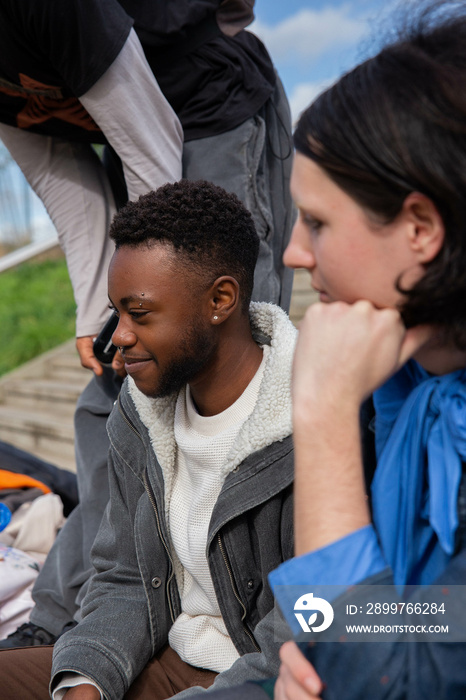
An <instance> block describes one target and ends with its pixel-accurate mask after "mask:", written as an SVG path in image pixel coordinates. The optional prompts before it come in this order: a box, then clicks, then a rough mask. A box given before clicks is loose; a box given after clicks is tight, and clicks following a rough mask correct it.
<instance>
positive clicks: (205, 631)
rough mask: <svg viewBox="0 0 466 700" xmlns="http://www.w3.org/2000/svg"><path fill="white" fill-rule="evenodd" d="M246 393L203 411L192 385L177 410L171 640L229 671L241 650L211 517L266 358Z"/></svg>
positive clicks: (188, 655) (201, 663) (183, 651)
mask: <svg viewBox="0 0 466 700" xmlns="http://www.w3.org/2000/svg"><path fill="white" fill-rule="evenodd" d="M269 350H270V348H268V347H267V346H266V347H265V348H264V357H263V359H262V363H261V365H260V367H259V369H258V370H257V372H256V374H255V376H254V377H253V379H252V381H251V382H250V383H249V385H248V386H247V388H246V389H245V391H244V392H243V394H242V395H241V396H240V397H239V398H238V399H237V401H235V403H234V404H232V405H231V406H230V407H229V408H227V409H226V410H225V411H223V412H222V413H219V414H217V415H215V416H208V417H205V416H200V415H199V414H198V413H197V411H196V409H195V407H194V405H193V402H192V399H191V396H190V392H189V387H186V390H184V391H182V392H180V394H179V397H178V400H177V404H176V410H175V440H176V444H177V454H176V461H175V473H174V478H173V482H172V490H171V494H170V496H169V507H168V518H169V529H170V535H171V541H172V545H173V548H174V550H175V553H176V557H177V559H178V561H179V563H180V564H181V566H179V567H177V583H178V588H179V591H180V597H181V609H182V613H181V615H179V616H178V618H177V619H176V620H175V623H174V625H173V627H172V628H171V630H170V633H169V637H168V640H169V644H170V646H171V647H172V649H174V650H175V651H176V652H177V653H178V654H179V656H180V657H181V658H182V659H183V660H184V661H186V662H187V663H189V664H191V665H193V666H197V667H198V668H209V669H211V670H212V671H218V672H221V671H225V670H226V669H227V668H229V667H230V666H231V665H232V664H233V663H234V661H236V659H237V658H238V656H239V654H238V652H237V650H236V648H235V646H234V644H233V642H232V641H231V638H230V636H229V634H228V632H227V629H226V627H225V623H224V621H223V618H222V616H221V613H220V608H219V606H218V602H217V599H216V596H215V590H214V586H213V583H212V579H211V577H210V572H209V568H208V564H207V557H206V543H207V533H208V528H209V522H210V518H211V515H212V511H213V509H214V506H215V503H216V501H217V498H218V495H219V493H220V489H221V488H222V484H223V481H224V479H225V473H224V465H225V462H226V458H227V455H228V454H229V452H230V450H231V448H232V446H233V443H234V441H235V439H236V437H237V435H238V433H239V431H240V428H241V426H242V425H243V423H244V422H245V421H246V420H247V418H248V417H249V416H250V414H251V413H252V411H253V410H254V407H255V405H256V402H257V397H258V394H259V388H260V383H261V380H262V376H263V372H264V366H265V357H266V355H267V353H268V352H269Z"/></svg>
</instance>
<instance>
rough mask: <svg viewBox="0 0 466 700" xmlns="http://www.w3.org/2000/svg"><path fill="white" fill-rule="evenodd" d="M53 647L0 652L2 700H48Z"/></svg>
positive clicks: (0, 695) (0, 689)
mask: <svg viewBox="0 0 466 700" xmlns="http://www.w3.org/2000/svg"><path fill="white" fill-rule="evenodd" d="M52 653H53V647H51V646H39V647H30V648H28V649H3V650H0V697H1V698H2V700H49V698H50V695H49V683H50V673H51V669H52Z"/></svg>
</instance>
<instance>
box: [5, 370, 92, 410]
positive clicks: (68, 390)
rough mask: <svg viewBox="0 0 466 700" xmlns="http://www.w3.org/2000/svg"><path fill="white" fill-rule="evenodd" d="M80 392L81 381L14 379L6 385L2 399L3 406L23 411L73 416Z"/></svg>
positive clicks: (81, 388) (81, 387)
mask: <svg viewBox="0 0 466 700" xmlns="http://www.w3.org/2000/svg"><path fill="white" fill-rule="evenodd" d="M84 386H85V384H84ZM82 390H83V382H81V381H62V382H60V381H58V380H47V379H28V380H27V381H26V380H22V381H21V380H19V379H16V380H13V381H11V382H9V383H8V386H7V387H6V389H5V391H4V396H3V399H4V404H5V405H8V406H11V407H17V408H22V409H23V410H30V411H35V410H37V411H40V412H44V413H51V414H54V415H56V414H58V415H61V416H63V415H66V416H73V415H74V411H75V408H76V402H77V400H78V398H79V395H80V394H81V392H82Z"/></svg>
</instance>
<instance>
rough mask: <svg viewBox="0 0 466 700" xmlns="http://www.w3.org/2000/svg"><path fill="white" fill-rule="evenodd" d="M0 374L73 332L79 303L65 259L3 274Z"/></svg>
mask: <svg viewBox="0 0 466 700" xmlns="http://www.w3.org/2000/svg"><path fill="white" fill-rule="evenodd" d="M0 300H1V303H0V332H1V334H2V341H1V344H2V352H1V353H0V375H2V374H5V373H6V372H9V371H11V370H12V369H14V368H15V367H18V366H19V365H21V364H23V363H24V362H27V361H28V360H31V359H32V358H33V357H36V356H37V355H40V354H41V353H43V352H45V351H46V350H50V349H51V348H53V347H55V346H56V345H59V344H60V343H63V342H65V340H68V339H69V338H72V337H73V336H74V332H75V321H76V305H75V301H74V297H73V291H72V288H71V283H70V279H69V276H68V270H67V268H66V262H65V260H64V259H60V260H47V261H44V262H29V263H24V264H23V265H21V266H19V267H17V268H15V269H14V270H8V271H7V272H3V273H2V274H1V275H0Z"/></svg>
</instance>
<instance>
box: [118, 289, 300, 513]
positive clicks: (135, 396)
mask: <svg viewBox="0 0 466 700" xmlns="http://www.w3.org/2000/svg"><path fill="white" fill-rule="evenodd" d="M249 313H250V319H251V327H252V331H253V334H254V333H255V332H256V333H257V332H259V333H261V334H262V335H266V336H268V337H269V338H270V339H271V340H270V347H271V351H270V352H269V353H268V357H267V361H266V365H265V368H264V375H263V378H262V382H261V387H260V390H259V397H258V400H257V403H256V406H255V408H254V410H253V412H252V413H251V415H250V416H249V418H248V420H247V421H246V422H245V423H244V424H243V426H242V428H241V430H240V433H239V435H238V438H237V440H235V444H234V445H233V447H232V449H231V450H230V453H229V454H228V457H227V460H226V462H225V466H224V470H223V473H224V476H225V477H226V476H227V474H229V473H230V472H231V471H232V470H233V469H234V468H235V467H237V466H238V465H239V464H241V462H242V461H243V460H244V459H245V458H246V457H248V456H249V455H250V454H252V453H253V452H257V451H258V450H261V449H263V448H264V447H267V446H268V445H271V444H272V443H273V442H277V441H279V440H283V439H284V438H285V437H287V436H288V435H290V434H291V432H292V419H291V367H292V361H293V353H294V347H295V343H296V337H297V330H296V328H295V327H294V326H293V324H292V323H291V321H290V320H289V318H288V316H287V314H286V313H285V312H284V311H283V310H282V309H281V308H280V307H279V306H275V305H274V304H267V303H264V302H252V303H251V306H250V310H249ZM128 388H129V393H130V395H131V398H132V400H133V402H134V405H135V407H136V410H137V412H138V414H139V417H140V419H141V421H142V422H143V423H144V425H145V426H146V428H147V430H148V432H149V437H150V441H151V444H152V447H153V449H154V452H155V454H156V455H157V460H158V462H159V464H160V466H161V468H162V472H163V477H164V481H165V494H166V495H168V494H170V493H171V487H172V480H173V468H174V464H175V456H176V442H175V436H174V430H173V423H174V417H175V404H176V396H175V395H171V396H167V397H165V398H162V399H152V398H149V397H148V396H145V394H143V393H142V392H141V391H139V389H138V388H137V387H136V384H135V383H134V380H133V379H132V378H131V377H128ZM168 500H169V499H168ZM166 506H167V503H166Z"/></svg>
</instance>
